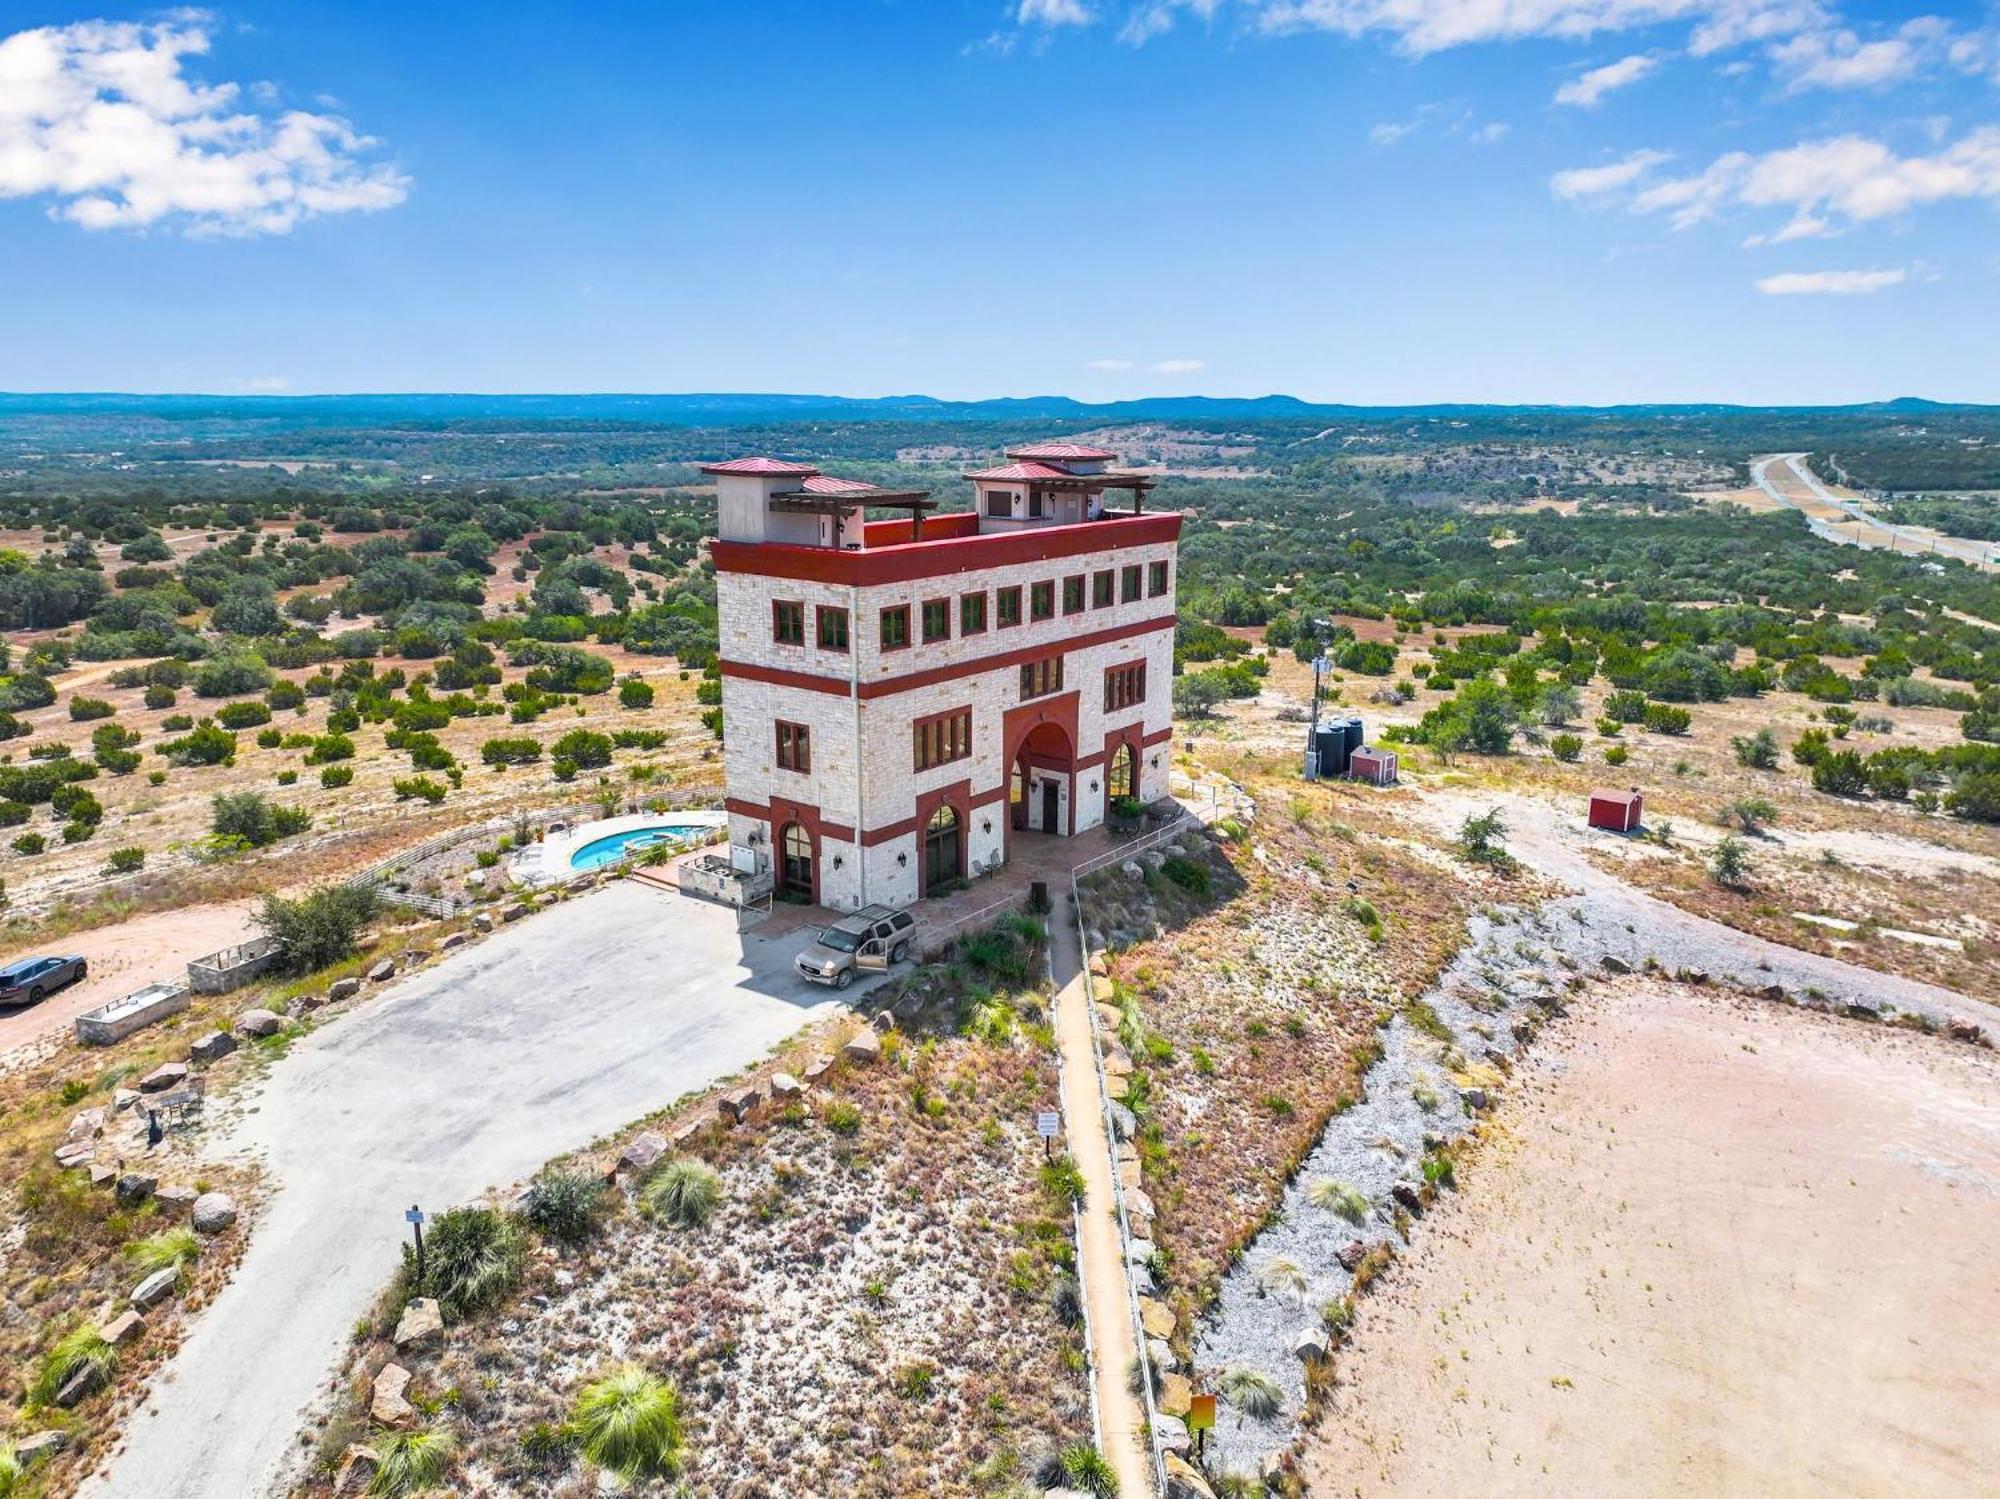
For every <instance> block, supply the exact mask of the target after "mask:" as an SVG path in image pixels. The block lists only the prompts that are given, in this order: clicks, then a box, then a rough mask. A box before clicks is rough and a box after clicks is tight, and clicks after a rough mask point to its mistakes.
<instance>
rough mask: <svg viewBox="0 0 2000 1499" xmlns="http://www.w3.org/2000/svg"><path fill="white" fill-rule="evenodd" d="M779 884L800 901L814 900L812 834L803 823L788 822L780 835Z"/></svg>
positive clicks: (787, 893) (785, 891) (786, 892)
mask: <svg viewBox="0 0 2000 1499" xmlns="http://www.w3.org/2000/svg"><path fill="white" fill-rule="evenodd" d="M778 844H779V857H780V860H781V868H780V869H779V884H780V885H781V886H782V888H783V890H784V893H785V894H786V895H790V896H796V897H798V898H800V899H804V900H811V899H812V898H813V856H812V834H810V833H808V832H807V831H806V830H805V826H804V824H802V823H796V822H788V823H786V824H785V831H784V832H783V833H782V834H780V835H779V839H778Z"/></svg>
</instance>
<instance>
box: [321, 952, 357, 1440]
mask: <svg viewBox="0 0 2000 1499" xmlns="http://www.w3.org/2000/svg"><path fill="white" fill-rule="evenodd" d="M360 992H361V980H360V979H357V978H344V979H335V980H334V981H333V986H332V987H331V988H330V989H328V990H327V991H326V997H327V1002H328V1003H329V1004H338V1003H339V1002H340V1001H341V1000H343V999H352V998H354V996H355V995H357V994H359V993H360ZM359 1450H362V1451H366V1450H367V1449H366V1448H362V1449H359Z"/></svg>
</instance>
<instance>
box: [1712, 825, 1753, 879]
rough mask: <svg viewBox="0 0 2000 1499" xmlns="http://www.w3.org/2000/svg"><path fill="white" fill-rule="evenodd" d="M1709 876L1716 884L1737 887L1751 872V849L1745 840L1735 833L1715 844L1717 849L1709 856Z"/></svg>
mask: <svg viewBox="0 0 2000 1499" xmlns="http://www.w3.org/2000/svg"><path fill="white" fill-rule="evenodd" d="M1708 874H1709V878H1710V879H1712V880H1714V881H1715V883H1716V884H1718V885H1723V886H1726V887H1728V888H1729V889H1732V890H1734V889H1736V888H1738V887H1739V886H1741V885H1742V884H1743V882H1744V881H1745V880H1746V879H1747V878H1748V877H1749V874H1750V850H1749V849H1747V848H1745V847H1744V846H1743V840H1742V839H1741V838H1738V837H1737V836H1736V835H1735V834H1734V833H1732V834H1730V835H1729V836H1728V837H1726V838H1724V839H1723V840H1722V841H1721V842H1720V843H1718V844H1716V845H1715V851H1714V852H1713V853H1711V854H1710V855H1709V856H1708Z"/></svg>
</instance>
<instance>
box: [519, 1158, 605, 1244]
mask: <svg viewBox="0 0 2000 1499" xmlns="http://www.w3.org/2000/svg"><path fill="white" fill-rule="evenodd" d="M522 1216H523V1217H525V1218H526V1219H527V1220H528V1222H529V1224H530V1225H531V1226H532V1227H533V1228H534V1230H535V1232H536V1233H538V1234H540V1235H541V1236H542V1237H543V1238H544V1239H547V1240H550V1241H552V1242H554V1243H557V1244H567V1245H570V1246H572V1247H574V1246H575V1245H578V1244H583V1243H586V1242H588V1241H589V1240H590V1239H592V1238H595V1237H596V1235H597V1233H598V1232H599V1230H600V1229H601V1228H602V1227H603V1221H604V1183H603V1181H601V1180H600V1179H599V1178H597V1177H595V1176H593V1175H591V1173H589V1172H588V1171H578V1170H576V1169H574V1168H572V1167H563V1166H558V1167H555V1168H553V1169H551V1170H548V1171H544V1172H543V1173H542V1174H541V1175H540V1176H538V1177H536V1178H535V1179H534V1181H533V1182H531V1183H530V1184H529V1186H528V1193H527V1200H526V1202H525V1203H524V1204H523V1205H522Z"/></svg>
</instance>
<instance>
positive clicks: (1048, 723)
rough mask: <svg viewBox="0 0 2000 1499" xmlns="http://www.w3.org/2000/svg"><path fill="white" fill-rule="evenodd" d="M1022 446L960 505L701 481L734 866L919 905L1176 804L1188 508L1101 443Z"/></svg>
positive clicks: (732, 478) (810, 475) (869, 490)
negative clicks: (1150, 806) (1047, 844)
mask: <svg viewBox="0 0 2000 1499" xmlns="http://www.w3.org/2000/svg"><path fill="white" fill-rule="evenodd" d="M1006 456H1007V460H1008V461H1007V462H1006V463H1005V464H1003V465H1001V466H1000V467H997V468H988V469H982V470H980V471H978V472H976V473H971V474H967V475H966V478H967V479H969V480H970V481H971V483H972V484H973V487H974V507H973V509H972V510H971V511H969V512H966V513H955V514H948V515H947V514H936V513H934V509H935V507H934V505H933V503H932V501H931V500H930V499H929V497H928V495H927V494H926V493H924V492H920V491H890V490H884V489H880V488H878V487H876V486H874V485H870V484H864V483H860V482H858V481H854V480H848V479H837V478H833V477H831V476H829V475H826V474H822V473H820V472H819V471H818V470H817V469H814V468H810V467H808V466H806V465H804V464H799V463H784V462H780V461H777V460H775V459H770V458H739V459H736V460H733V461H731V462H728V463H717V464H712V465H710V466H708V467H707V468H705V469H703V472H704V473H706V474H709V475H712V476H713V477H714V479H715V481H716V491H717V501H718V510H719V524H718V539H717V541H716V542H715V543H714V547H713V553H714V558H715V570H716V595H717V601H718V604H719V607H720V613H721V657H722V710H723V733H724V744H725V748H724V757H725V762H726V777H727V789H728V807H729V814H730V815H729V839H730V859H731V861H732V862H733V863H734V865H735V867H736V868H737V869H738V870H740V871H745V872H750V871H756V872H759V873H763V872H768V874H769V875H770V877H771V879H772V881H773V882H774V883H775V885H776V887H777V888H778V890H779V891H780V892H781V893H785V894H788V895H792V896H796V897H800V898H804V899H808V900H813V901H817V902H819V903H820V904H822V905H826V906H829V907H832V908H834V909H837V910H851V909H854V908H856V907H859V906H862V905H866V904H870V903H881V904H886V905H898V906H900V905H906V904H908V903H910V902H912V901H914V900H917V899H919V898H920V897H922V896H924V895H927V894H931V893H935V892H937V891H939V890H941V889H943V888H945V887H948V886H950V885H952V884H954V883H955V882H956V881H958V880H961V879H966V878H970V877H972V876H975V875H977V874H979V873H981V872H983V871H985V870H988V869H991V868H993V867H995V866H997V865H999V864H1003V863H1005V862H1006V861H1007V859H1008V857H1009V855H1010V853H1012V852H1013V851H1016V850H1017V849H1018V848H1019V847H1020V846H1021V840H1023V839H1031V838H1045V837H1069V836H1073V835H1074V834H1076V833H1080V832H1082V831H1084V830H1085V829H1088V828H1092V827H1095V826H1097V825H1098V824H1099V823H1100V822H1102V821H1103V820H1104V818H1105V815H1106V812H1107V810H1108V808H1109V807H1110V805H1111V803H1112V802H1113V800H1114V799H1116V798H1120V797H1127V796H1129V797H1133V798H1136V799H1138V800H1140V801H1152V800H1154V799H1157V798H1159V797H1163V796H1165V795H1166V794H1167V766H1168V753H1167V751H1168V738H1169V735H1170V732H1171V730H1170V716H1169V715H1170V699H1171V685H1172V675H1173V643H1174V588H1175V582H1176V578H1175V567H1176V547H1177V544H1178V541H1179V537H1180V528H1181V518H1180V516H1178V515H1175V514H1149V513H1147V512H1146V511H1145V495H1146V491H1147V490H1148V489H1149V488H1150V487H1151V485H1152V481H1151V479H1149V478H1148V477H1146V476H1145V475H1141V474H1131V473H1121V472H1118V471H1117V470H1115V469H1113V468H1111V467H1110V464H1111V463H1112V461H1113V460H1114V459H1115V457H1116V455H1115V454H1113V453H1108V452H1105V451H1104V450H1102V449H1099V448H1092V447H1085V446H1082V445H1080V444H1075V443H1036V444H1033V445H1030V446H1027V447H1021V448H1015V449H1012V450H1010V451H1009V452H1008V453H1007V455H1006ZM871 508H872V509H876V510H878V511H879V510H890V511H901V512H904V513H906V514H907V519H904V518H902V517H901V516H898V517H897V518H895V519H890V520H874V521H871V520H868V519H866V512H867V511H868V510H869V509H871Z"/></svg>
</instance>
